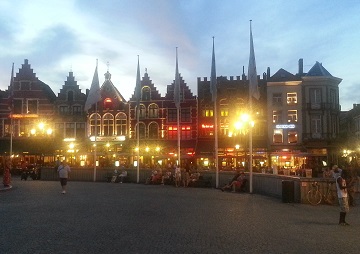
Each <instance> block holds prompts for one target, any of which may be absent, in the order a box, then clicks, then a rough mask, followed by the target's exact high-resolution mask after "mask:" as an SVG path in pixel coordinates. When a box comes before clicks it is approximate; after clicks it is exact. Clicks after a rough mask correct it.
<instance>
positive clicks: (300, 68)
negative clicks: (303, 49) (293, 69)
mask: <svg viewBox="0 0 360 254" xmlns="http://www.w3.org/2000/svg"><path fill="white" fill-rule="evenodd" d="M303 74H304V60H303V59H302V58H300V59H299V75H300V76H302V75H303Z"/></svg>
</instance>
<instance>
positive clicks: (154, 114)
mask: <svg viewBox="0 0 360 254" xmlns="http://www.w3.org/2000/svg"><path fill="white" fill-rule="evenodd" d="M158 117H159V106H158V105H156V104H155V103H153V104H150V106H149V118H158Z"/></svg>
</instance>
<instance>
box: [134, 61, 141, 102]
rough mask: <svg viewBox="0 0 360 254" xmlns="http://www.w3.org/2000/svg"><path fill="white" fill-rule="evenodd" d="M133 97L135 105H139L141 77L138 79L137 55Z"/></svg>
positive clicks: (138, 65)
mask: <svg viewBox="0 0 360 254" xmlns="http://www.w3.org/2000/svg"><path fill="white" fill-rule="evenodd" d="M135 99H136V105H139V103H140V100H141V79H140V60H139V55H138V64H137V71H136V86H135Z"/></svg>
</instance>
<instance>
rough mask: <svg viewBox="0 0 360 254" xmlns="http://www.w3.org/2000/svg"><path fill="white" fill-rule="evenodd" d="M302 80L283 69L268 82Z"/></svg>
mask: <svg viewBox="0 0 360 254" xmlns="http://www.w3.org/2000/svg"><path fill="white" fill-rule="evenodd" d="M295 80H300V79H299V77H297V76H295V75H293V74H291V73H290V72H288V71H286V70H284V69H283V68H281V69H280V70H278V71H277V72H276V73H275V74H274V75H272V76H271V77H270V78H269V80H268V81H270V82H281V81H295Z"/></svg>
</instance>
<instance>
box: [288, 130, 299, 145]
mask: <svg viewBox="0 0 360 254" xmlns="http://www.w3.org/2000/svg"><path fill="white" fill-rule="evenodd" d="M297 141H298V137H297V132H296V131H289V132H288V142H289V143H290V144H293V143H297Z"/></svg>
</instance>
